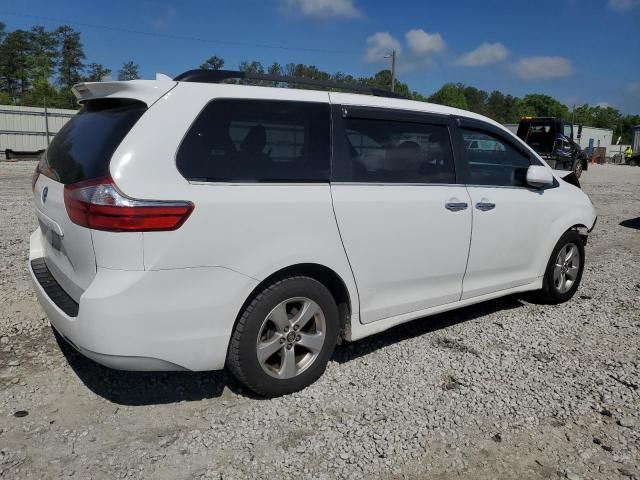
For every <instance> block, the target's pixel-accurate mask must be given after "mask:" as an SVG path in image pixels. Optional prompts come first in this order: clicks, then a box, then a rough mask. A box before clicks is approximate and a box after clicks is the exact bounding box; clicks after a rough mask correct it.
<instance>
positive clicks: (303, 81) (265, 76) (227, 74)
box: [174, 69, 405, 98]
mask: <svg viewBox="0 0 640 480" xmlns="http://www.w3.org/2000/svg"><path fill="white" fill-rule="evenodd" d="M231 79H240V80H263V81H267V82H278V83H280V82H281V83H297V84H300V85H310V86H313V87H321V88H335V89H339V90H347V91H350V92H356V93H365V94H371V95H375V96H377V97H391V98H405V97H404V96H402V95H399V94H397V93H394V92H392V91H390V90H385V89H384V88H375V87H363V86H360V85H349V84H348V83H338V82H327V81H324V80H314V79H312V78H304V77H290V76H286V75H272V74H270V73H253V72H240V71H235V70H198V69H196V70H188V71H186V72H184V73H181V74H180V75H178V76H177V77H175V78H174V80H175V81H177V82H198V83H221V82H223V81H225V80H231Z"/></svg>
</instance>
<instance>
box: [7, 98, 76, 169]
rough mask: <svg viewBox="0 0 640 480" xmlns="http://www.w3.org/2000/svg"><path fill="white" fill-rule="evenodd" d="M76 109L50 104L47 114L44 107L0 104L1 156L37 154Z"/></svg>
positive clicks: (32, 155) (8, 157)
mask: <svg viewBox="0 0 640 480" xmlns="http://www.w3.org/2000/svg"><path fill="white" fill-rule="evenodd" d="M76 113H77V112H76V110H66V109H61V108H49V109H47V110H46V115H45V109H44V108H39V107H18V106H15V105H0V160H10V159H12V157H13V158H16V157H22V156H26V157H34V156H37V155H38V154H39V153H40V152H41V151H43V150H44V149H46V148H47V145H48V143H49V141H50V140H51V138H53V136H54V135H55V134H56V133H58V131H59V130H60V129H61V128H62V127H63V125H64V124H65V123H67V122H68V121H69V120H70V119H71V117H73V116H74V115H75V114H76Z"/></svg>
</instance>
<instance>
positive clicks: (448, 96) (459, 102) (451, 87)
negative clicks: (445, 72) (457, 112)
mask: <svg viewBox="0 0 640 480" xmlns="http://www.w3.org/2000/svg"><path fill="white" fill-rule="evenodd" d="M428 101H429V102H431V103H439V104H440V105H447V106H449V107H455V108H462V109H464V110H468V109H469V106H468V105H467V100H466V99H465V96H464V85H462V84H461V83H446V84H445V85H443V86H442V87H441V88H440V90H438V91H437V92H436V93H434V94H433V95H431V96H430V97H429V98H428Z"/></svg>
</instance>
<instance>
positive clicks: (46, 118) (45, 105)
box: [43, 93, 49, 147]
mask: <svg viewBox="0 0 640 480" xmlns="http://www.w3.org/2000/svg"><path fill="white" fill-rule="evenodd" d="M43 100H44V128H45V132H46V135H47V147H48V146H49V112H48V111H47V94H46V93H45V94H44V96H43Z"/></svg>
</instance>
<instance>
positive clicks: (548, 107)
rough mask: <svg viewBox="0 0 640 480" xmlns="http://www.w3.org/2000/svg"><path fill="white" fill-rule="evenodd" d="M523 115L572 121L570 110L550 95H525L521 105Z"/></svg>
mask: <svg viewBox="0 0 640 480" xmlns="http://www.w3.org/2000/svg"><path fill="white" fill-rule="evenodd" d="M521 112H522V114H523V115H528V116H532V117H556V118H561V119H564V120H571V115H570V113H569V109H568V108H567V106H566V105H565V104H563V103H560V102H559V101H558V100H556V99H555V98H553V97H550V96H549V95H542V94H539V93H532V94H529V95H525V96H524V98H523V99H522V103H521Z"/></svg>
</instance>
